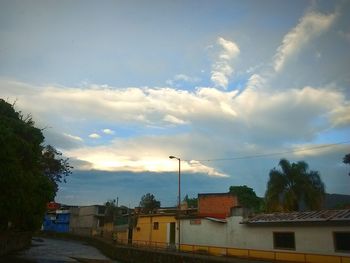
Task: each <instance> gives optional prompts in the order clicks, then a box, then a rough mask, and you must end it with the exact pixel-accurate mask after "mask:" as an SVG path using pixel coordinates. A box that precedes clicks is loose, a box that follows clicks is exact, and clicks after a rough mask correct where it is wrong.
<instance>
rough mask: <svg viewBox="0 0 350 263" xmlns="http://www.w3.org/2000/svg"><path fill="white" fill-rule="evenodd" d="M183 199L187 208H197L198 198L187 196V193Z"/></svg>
mask: <svg viewBox="0 0 350 263" xmlns="http://www.w3.org/2000/svg"><path fill="white" fill-rule="evenodd" d="M184 201H185V202H186V203H187V206H188V207H189V208H197V207H198V198H196V197H193V198H189V197H188V195H186V196H185V198H184Z"/></svg>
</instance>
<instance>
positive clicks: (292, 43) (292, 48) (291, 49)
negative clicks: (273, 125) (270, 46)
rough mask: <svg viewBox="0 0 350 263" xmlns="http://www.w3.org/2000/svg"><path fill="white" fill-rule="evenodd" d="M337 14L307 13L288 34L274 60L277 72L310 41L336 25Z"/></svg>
mask: <svg viewBox="0 0 350 263" xmlns="http://www.w3.org/2000/svg"><path fill="white" fill-rule="evenodd" d="M335 18H336V14H335V13H333V14H328V15H326V14H322V13H317V12H310V13H307V14H306V15H305V16H304V17H302V18H301V19H300V21H299V23H298V25H297V26H296V27H294V28H293V29H292V30H291V31H289V32H288V34H286V35H285V36H284V38H283V40H282V44H281V46H279V47H278V49H277V53H276V55H275V60H274V69H275V71H280V70H281V69H282V68H283V67H284V65H285V64H286V62H287V61H288V59H289V58H291V57H292V56H293V55H295V54H297V53H298V52H299V51H300V50H301V49H302V48H303V47H304V46H305V45H307V44H308V43H309V42H310V40H312V39H314V38H316V37H317V36H319V35H321V34H322V33H323V32H325V31H326V30H328V28H329V27H330V26H331V25H332V24H333V23H334V21H335Z"/></svg>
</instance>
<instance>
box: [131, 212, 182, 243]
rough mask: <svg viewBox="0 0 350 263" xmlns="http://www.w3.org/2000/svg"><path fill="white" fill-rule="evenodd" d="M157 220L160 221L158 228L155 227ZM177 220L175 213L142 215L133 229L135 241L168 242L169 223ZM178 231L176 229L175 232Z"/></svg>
mask: <svg viewBox="0 0 350 263" xmlns="http://www.w3.org/2000/svg"><path fill="white" fill-rule="evenodd" d="M155 222H158V226H159V228H158V229H153V224H154V223H155ZM176 222H177V221H176V219H175V216H173V215H146V216H140V217H139V218H138V220H137V225H136V227H135V228H134V229H133V241H134V240H135V241H147V242H149V241H151V242H160V243H167V242H169V227H170V226H169V224H170V223H176ZM176 224H177V223H176ZM176 232H177V231H175V234H176ZM176 238H177V237H176Z"/></svg>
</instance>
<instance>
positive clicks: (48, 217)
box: [43, 210, 70, 233]
mask: <svg viewBox="0 0 350 263" xmlns="http://www.w3.org/2000/svg"><path fill="white" fill-rule="evenodd" d="M69 219H70V213H69V211H68V210H55V211H49V212H47V213H46V214H45V217H44V223H43V230H44V231H52V232H61V233H65V232H69Z"/></svg>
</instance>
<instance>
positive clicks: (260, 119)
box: [0, 74, 349, 176]
mask: <svg viewBox="0 0 350 263" xmlns="http://www.w3.org/2000/svg"><path fill="white" fill-rule="evenodd" d="M261 82H263V78H262V77H261V76H260V75H258V74H256V75H253V76H252V77H251V78H250V80H249V81H248V84H247V87H246V88H245V89H244V90H242V91H238V90H233V91H223V90H219V89H216V88H211V87H200V88H197V89H195V90H193V91H186V90H177V89H170V88H151V87H144V88H136V87H133V88H119V89H117V88H113V87H102V86H98V85H92V86H90V87H85V88H84V89H81V88H75V87H54V86H42V87H34V86H30V85H28V84H26V85H23V90H22V89H21V88H20V84H19V83H16V84H15V85H16V89H11V88H9V89H7V90H6V92H5V94H4V95H5V96H8V97H9V98H18V102H17V103H18V104H17V105H18V108H19V109H21V110H22V111H25V112H31V113H32V114H33V116H35V118H39V119H40V120H41V121H42V122H43V126H45V125H47V123H46V122H52V123H59V124H61V123H62V124H63V126H64V125H65V124H66V123H67V122H68V123H71V122H72V123H73V122H74V123H76V124H79V125H81V129H85V130H87V129H91V124H92V123H93V124H94V125H96V123H102V125H103V127H108V126H107V125H109V126H110V125H118V126H120V127H121V128H122V127H132V128H131V129H132V130H131V131H132V132H133V133H134V134H136V135H133V136H131V137H130V138H129V139H126V138H120V139H119V140H115V141H113V142H112V143H110V144H108V145H104V146H101V145H94V146H86V145H84V144H83V142H81V141H80V140H79V139H78V140H77V138H75V139H74V138H72V137H70V136H64V135H62V134H61V137H57V136H48V139H50V138H51V140H52V138H54V139H55V138H56V139H57V138H63V139H64V140H56V143H57V144H54V145H58V146H61V145H64V147H62V148H64V149H66V151H65V153H66V154H67V155H68V156H69V157H71V158H74V159H76V160H81V161H84V162H87V163H89V165H90V166H86V165H85V167H92V168H93V169H101V170H109V171H122V170H123V171H125V170H126V171H133V172H140V171H143V170H146V171H154V172H167V171H170V170H171V169H172V168H171V167H173V164H172V163H170V162H169V160H167V156H169V154H174V155H178V156H181V159H183V160H184V169H186V170H188V171H191V172H192V173H196V172H198V173H199V172H200V173H202V174H203V173H207V174H208V175H212V176H223V175H229V174H230V173H229V171H230V170H229V169H228V170H222V164H220V163H210V164H209V165H208V164H203V166H202V165H201V164H198V163H196V164H194V163H193V162H192V163H191V160H201V159H206V158H211V157H212V158H217V157H218V156H219V157H220V156H237V155H239V156H240V155H249V154H256V153H257V152H259V153H260V152H269V151H276V150H277V151H280V149H281V147H283V146H284V143H285V142H301V141H312V140H313V139H315V138H316V137H317V136H319V134H320V133H322V132H323V131H327V130H329V129H332V128H336V127H349V118H348V117H347V116H348V114H347V112H348V111H349V108H348V107H349V101H348V100H347V99H346V96H345V95H344V94H343V93H342V92H341V90H338V89H335V88H329V87H310V86H306V87H302V88H300V89H286V90H275V91H274V92H271V91H270V90H266V89H264V88H263V85H261ZM0 85H4V86H7V87H11V85H12V84H11V82H6V84H3V83H1V81H0ZM259 86H260V88H257V87H259ZM14 91H15V92H14ZM22 94H26V95H25V96H22ZM48 107H50V109H51V111H50V112H51V113H50V115H46V114H47V108H48ZM68 117H69V118H68ZM67 118H68V119H67ZM169 123H171V124H172V125H169ZM184 124H185V125H184ZM70 125H71V124H70ZM85 126H86V127H85ZM59 127H60V126H58V127H54V126H53V129H50V130H54V129H55V130H56V128H59ZM84 127H85V128H84ZM94 127H95V126H94ZM103 127H101V128H99V129H102V128H103ZM154 127H158V128H154ZM300 127H302V128H300ZM155 129H157V130H155ZM66 134H71V133H68V132H66ZM143 134H157V136H156V135H155V136H153V137H150V136H146V135H143ZM97 135H98V134H97ZM98 136H100V135H98ZM93 137H97V136H96V135H94V136H93ZM68 141H69V143H67V142H68ZM63 142H64V144H62V143H63ZM101 143H102V142H101ZM252 146H254V147H252ZM185 160H186V161H185ZM230 175H231V176H234V175H232V174H230Z"/></svg>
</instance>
